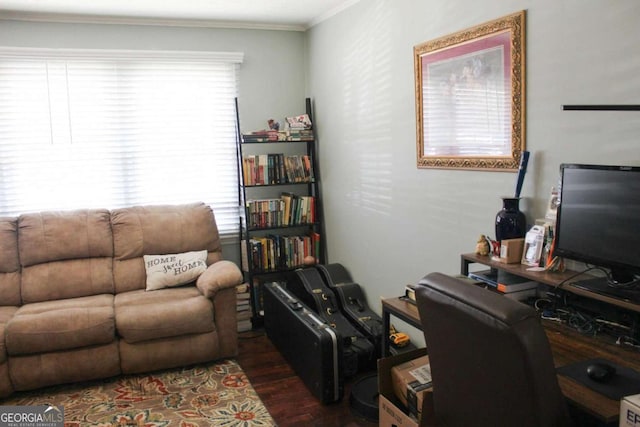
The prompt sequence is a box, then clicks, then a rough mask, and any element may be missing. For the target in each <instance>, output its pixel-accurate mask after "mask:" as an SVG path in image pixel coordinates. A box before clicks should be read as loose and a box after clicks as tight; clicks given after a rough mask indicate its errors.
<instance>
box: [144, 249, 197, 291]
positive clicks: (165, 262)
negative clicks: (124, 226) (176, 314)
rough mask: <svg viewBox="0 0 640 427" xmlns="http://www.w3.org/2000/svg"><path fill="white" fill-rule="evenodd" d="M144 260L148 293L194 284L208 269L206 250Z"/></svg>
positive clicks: (149, 257)
mask: <svg viewBox="0 0 640 427" xmlns="http://www.w3.org/2000/svg"><path fill="white" fill-rule="evenodd" d="M143 258H144V267H145V270H146V271H147V290H148V291H153V290H156V289H162V288H170V287H173V286H179V285H184V284H187V283H190V282H194V281H195V280H196V279H197V278H198V276H200V275H201V274H202V273H204V271H205V270H206V269H207V262H206V261H207V251H206V250H203V251H192V252H185V253H181V254H167V255H145V256H144V257H143Z"/></svg>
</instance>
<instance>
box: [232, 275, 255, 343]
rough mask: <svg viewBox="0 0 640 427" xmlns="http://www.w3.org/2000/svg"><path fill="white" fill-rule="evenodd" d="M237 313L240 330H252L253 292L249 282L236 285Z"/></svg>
mask: <svg viewBox="0 0 640 427" xmlns="http://www.w3.org/2000/svg"><path fill="white" fill-rule="evenodd" d="M236 313H237V316H238V319H237V324H238V332H246V331H250V330H251V329H252V327H253V325H252V323H251V317H252V310H251V293H250V290H249V284H248V283H243V284H241V285H238V286H236Z"/></svg>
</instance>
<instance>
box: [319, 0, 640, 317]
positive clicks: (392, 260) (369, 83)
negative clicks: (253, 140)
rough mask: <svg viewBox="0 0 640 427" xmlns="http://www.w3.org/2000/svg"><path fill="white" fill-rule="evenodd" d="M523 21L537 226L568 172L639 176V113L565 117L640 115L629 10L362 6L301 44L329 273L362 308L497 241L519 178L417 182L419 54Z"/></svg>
mask: <svg viewBox="0 0 640 427" xmlns="http://www.w3.org/2000/svg"><path fill="white" fill-rule="evenodd" d="M525 9H526V10H527V43H526V81H527V98H526V108H527V118H526V126H527V139H526V140H527V149H528V150H529V151H531V159H530V162H529V169H528V174H527V176H526V179H525V185H524V188H523V191H522V196H523V197H524V200H523V201H522V204H521V207H522V208H523V210H524V211H525V212H526V214H527V218H528V221H529V222H533V221H534V220H535V219H536V218H540V217H542V216H544V211H545V208H546V204H547V201H548V198H549V190H550V188H551V186H552V185H554V184H555V183H556V182H557V178H558V167H559V165H560V163H562V162H576V163H577V162H585V163H611V164H633V165H640V150H639V147H640V144H639V142H640V112H564V111H562V110H561V106H562V105H563V104H624V103H628V104H640V72H639V70H640V43H638V41H639V40H640V2H638V1H637V0H616V1H613V2H611V1H602V0H600V1H588V2H585V1H581V0H560V1H558V0H536V1H533V0H529V1H525V0H509V1H504V0H500V1H497V0H496V1H481V2H478V1H476V0H429V1H424V0H368V1H361V2H359V3H357V4H356V5H355V6H353V7H351V8H349V9H347V10H346V11H344V12H342V13H341V14H339V15H337V16H335V17H333V18H331V19H329V20H327V21H324V22H322V23H321V24H319V25H317V26H315V27H313V28H312V29H311V30H310V31H309V32H308V40H307V43H308V50H309V58H310V59H309V64H308V67H309V70H308V73H309V78H308V79H309V88H308V92H309V93H310V94H311V96H312V97H313V98H314V105H315V115H316V123H317V125H318V129H319V132H318V133H319V146H320V164H321V168H320V169H321V178H322V186H321V188H322V194H323V197H324V213H325V219H326V230H327V244H328V258H329V262H340V263H342V264H343V265H345V266H346V267H347V268H348V269H349V270H350V272H351V274H352V276H353V278H354V280H355V281H356V282H358V283H360V284H361V285H363V286H364V288H365V290H366V293H367V297H368V301H369V304H370V305H371V307H372V308H374V309H376V310H378V311H380V303H379V298H380V297H389V296H397V295H400V294H402V293H403V290H404V285H405V284H407V283H415V282H417V281H418V280H419V279H420V278H421V277H423V276H424V275H425V274H427V273H429V272H432V271H441V272H444V273H458V272H459V264H460V263H459V254H460V253H463V252H473V250H474V247H475V242H476V239H477V237H478V235H480V234H489V235H493V234H494V218H495V214H496V212H497V211H498V210H499V209H500V207H501V200H500V196H502V195H513V192H514V188H515V182H516V174H514V173H508V172H478V171H463V170H436V169H417V167H416V135H415V123H416V121H415V120H416V119H415V97H414V69H413V46H414V45H417V44H420V43H422V42H425V41H428V40H431V39H434V38H437V37H441V36H445V35H448V34H451V33H454V32H456V31H459V30H462V29H465V28H468V27H471V26H474V25H477V24H481V23H483V22H486V21H489V20H493V19H496V18H499V17H502V16H505V15H508V14H511V13H514V12H517V11H520V10H525Z"/></svg>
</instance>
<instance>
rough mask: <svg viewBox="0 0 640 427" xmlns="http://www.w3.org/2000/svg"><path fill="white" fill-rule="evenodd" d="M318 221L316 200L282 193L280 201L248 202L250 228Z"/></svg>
mask: <svg viewBox="0 0 640 427" xmlns="http://www.w3.org/2000/svg"><path fill="white" fill-rule="evenodd" d="M315 221H316V198H315V197H313V196H297V195H295V194H293V193H282V194H281V196H280V198H279V199H275V198H273V199H256V200H249V201H248V202H247V226H248V227H249V228H268V227H283V226H291V225H304V224H313V223H314V222H315Z"/></svg>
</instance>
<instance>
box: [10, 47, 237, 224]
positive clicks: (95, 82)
mask: <svg viewBox="0 0 640 427" xmlns="http://www.w3.org/2000/svg"><path fill="white" fill-rule="evenodd" d="M241 62H242V54H229V53H220V54H202V53H190V52H186V53H182V52H166V53H162V52H160V53H159V52H138V51H136V52H130V51H69V50H56V51H50V50H29V49H14V50H8V49H4V50H2V49H0V216H13V215H18V214H21V213H24V212H33V211H40V210H66V209H78V208H98V207H102V208H109V209H113V208H118V207H125V206H132V205H140V204H177V203H189V202H194V201H203V202H205V203H207V204H209V205H211V207H212V208H213V210H214V212H215V215H216V221H217V224H218V228H219V230H220V233H221V235H223V236H232V235H235V234H237V232H238V176H237V159H236V144H235V141H236V122H235V118H236V116H235V102H234V99H235V97H236V96H237V68H238V66H239V64H240V63H241Z"/></svg>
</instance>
